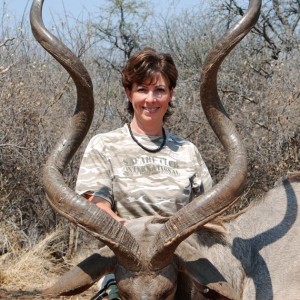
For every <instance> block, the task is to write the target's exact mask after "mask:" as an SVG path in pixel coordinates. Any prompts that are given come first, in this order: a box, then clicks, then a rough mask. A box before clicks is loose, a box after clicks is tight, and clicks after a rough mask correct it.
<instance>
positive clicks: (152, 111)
mask: <svg viewBox="0 0 300 300" xmlns="http://www.w3.org/2000/svg"><path fill="white" fill-rule="evenodd" d="M143 110H145V111H146V112H148V113H150V114H152V113H155V112H157V111H158V110H159V107H144V106H143Z"/></svg>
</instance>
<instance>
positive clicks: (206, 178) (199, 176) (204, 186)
mask: <svg viewBox="0 0 300 300" xmlns="http://www.w3.org/2000/svg"><path fill="white" fill-rule="evenodd" d="M194 156H195V163H194V165H195V175H194V176H193V178H192V182H191V184H192V191H193V198H195V197H197V196H199V195H201V194H203V193H205V192H207V191H208V190H210V189H211V188H212V186H213V180H212V178H211V175H210V173H209V170H208V168H207V166H206V164H205V162H204V160H203V158H202V156H201V154H200V152H199V150H198V149H197V147H196V146H195V145H194Z"/></svg>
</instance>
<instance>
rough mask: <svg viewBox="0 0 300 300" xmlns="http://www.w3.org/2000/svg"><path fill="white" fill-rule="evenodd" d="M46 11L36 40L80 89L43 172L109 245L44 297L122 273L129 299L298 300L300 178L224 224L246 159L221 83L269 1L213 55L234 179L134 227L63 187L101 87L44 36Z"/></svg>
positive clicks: (37, 8)
mask: <svg viewBox="0 0 300 300" xmlns="http://www.w3.org/2000/svg"><path fill="white" fill-rule="evenodd" d="M42 5H43V0H34V1H33V5H32V8H31V15H30V19H31V25H32V31H33V33H34V36H35V38H36V39H37V41H38V42H39V43H40V44H41V45H42V46H43V47H44V48H45V49H46V50H47V51H48V52H49V53H50V54H51V55H53V56H54V58H55V59H57V60H58V61H59V62H60V63H61V64H62V65H63V66H64V67H65V69H66V70H67V71H68V72H69V74H70V75H71V76H72V78H73V80H74V83H75V85H76V88H77V107H76V110H75V114H74V116H73V117H72V118H71V119H70V121H69V124H68V127H67V128H66V130H65V132H64V134H63V136H62V138H61V139H60V141H59V142H58V143H57V145H56V147H55V148H54V150H53V151H52V153H51V154H50V157H49V159H48V161H47V163H46V166H45V168H44V175H43V178H44V180H43V182H44V187H45V191H46V195H47V199H48V201H49V203H50V205H51V206H52V207H53V209H54V210H56V211H57V212H58V213H59V214H61V215H62V216H64V217H65V218H66V219H68V220H69V221H71V222H72V223H74V224H76V225H78V226H79V227H81V228H83V229H84V230H86V231H88V232H89V233H90V234H92V235H93V236H94V237H95V238H97V239H99V240H100V241H102V242H103V243H105V244H106V245H107V247H104V248H102V249H100V250H99V252H98V253H95V254H93V255H92V256H90V257H88V258H87V259H86V260H84V261H83V262H81V263H80V264H79V265H78V266H76V267H74V268H73V269H71V270H70V271H69V272H67V273H66V274H65V275H64V276H63V277H62V278H61V279H60V280H59V282H57V283H56V284H55V285H54V286H52V287H50V288H48V289H47V290H45V291H44V294H47V295H63V294H65V295H68V294H69V295H71V294H76V293H80V292H82V291H84V290H86V289H87V288H89V287H90V286H91V285H93V284H94V283H95V282H96V281H97V280H98V279H99V278H101V277H102V276H103V275H105V274H107V273H112V272H114V273H115V276H116V280H117V283H118V288H119V291H120V296H121V298H122V299H123V300H126V299H128V300H129V299H130V300H138V299H144V300H152V299H153V300H154V299H162V300H165V299H193V300H194V299H247V300H248V299H249V300H252V299H258V300H268V299H290V300H295V299H298V298H299V294H300V284H299V283H300V251H299V245H300V222H299V208H298V200H299V199H300V174H299V172H297V173H294V174H293V175H291V176H289V177H287V178H286V179H284V180H283V181H282V183H280V184H279V185H278V186H277V187H276V188H274V189H272V190H271V191H269V193H268V194H267V195H266V196H265V197H264V199H262V200H260V201H259V202H257V203H255V204H252V205H251V207H250V208H248V209H246V210H245V211H243V212H241V213H240V214H239V215H238V216H235V217H231V218H230V217H227V218H226V219H222V222H221V221H220V220H221V217H218V216H220V214H221V213H222V212H224V211H225V210H226V209H228V207H229V206H230V205H232V204H233V203H234V202H235V200H236V199H237V198H238V196H239V195H240V193H241V191H242V189H243V186H244V183H245V181H246V174H247V160H246V151H245V149H244V146H243V143H242V142H241V138H240V136H239V134H238V133H237V131H236V129H235V126H234V124H233V122H232V121H231V120H230V118H229V117H228V115H227V113H226V111H225V110H224V108H223V106H222V104H221V102H220V99H219V96H218V92H217V74H218V70H219V68H220V65H221V64H222V61H223V60H224V58H225V57H226V56H227V55H228V54H229V52H230V51H231V50H232V49H233V48H234V47H235V45H236V44H237V43H238V42H239V41H240V40H241V39H242V38H243V37H244V36H245V35H246V34H247V33H248V32H249V31H250V30H251V28H252V27H253V26H254V25H255V23H256V21H257V19H258V17H259V11H260V6H261V0H251V1H250V4H249V8H248V10H247V12H246V13H245V15H244V16H243V17H242V19H241V20H240V21H239V22H238V23H237V24H236V25H235V26H234V27H233V28H232V29H230V30H229V31H228V32H227V33H226V34H225V35H224V37H223V38H221V39H220V40H219V41H218V43H217V44H216V45H215V46H214V48H213V49H212V50H211V52H210V53H209V55H208V57H207V59H206V61H205V63H204V65H203V70H202V76H201V86H200V93H201V103H202V106H203V110H204V112H205V114H206V116H207V119H208V121H209V122H210V124H211V126H212V128H213V130H214V132H215V133H216V135H217V137H218V138H219V140H220V142H221V143H222V145H223V147H224V149H225V151H226V152H227V154H228V160H229V170H228V173H227V175H226V176H225V177H224V179H223V180H222V181H221V182H219V183H218V184H216V185H215V186H214V187H213V189H212V190H210V191H209V192H207V193H205V194H204V195H202V196H201V197H199V198H197V199H195V200H193V201H192V202H191V203H190V204H188V205H187V206H185V207H184V208H182V209H181V210H180V211H178V212H177V213H176V214H175V215H174V216H172V217H170V218H157V217H145V218H140V219H136V220H132V221H130V222H129V224H128V226H127V227H124V226H122V225H121V224H119V223H118V222H117V221H115V220H114V219H113V218H111V217H110V216H109V215H108V214H107V213H105V212H104V211H102V210H101V209H99V208H98V207H96V206H95V205H94V204H92V203H90V202H88V201H86V200H85V199H84V198H82V197H81V196H79V195H77V194H76V193H75V192H74V191H73V190H71V189H70V188H68V187H67V186H66V184H65V182H64V180H63V176H62V172H63V170H64V168H65V167H66V165H67V164H68V162H69V160H70V159H71V158H72V156H73V154H74V153H75V151H76V150H77V148H78V147H79V145H80V144H81V142H82V140H83V139H84V137H85V135H86V133H87V131H88V129H89V126H90V123H91V121H92V117H93V106H94V103H93V88H92V82H91V79H90V77H89V75H88V73H87V71H86V69H85V68H84V66H83V65H82V64H81V62H80V60H79V59H78V58H77V57H76V56H75V55H74V54H73V53H72V52H71V51H70V50H68V49H67V48H66V47H65V46H64V45H63V44H62V43H61V42H60V41H59V40H57V39H56V38H55V37H54V36H53V35H52V34H51V33H49V32H48V31H47V29H45V27H44V25H43V21H42ZM217 220H218V221H219V223H216V221H217ZM212 221H214V222H212Z"/></svg>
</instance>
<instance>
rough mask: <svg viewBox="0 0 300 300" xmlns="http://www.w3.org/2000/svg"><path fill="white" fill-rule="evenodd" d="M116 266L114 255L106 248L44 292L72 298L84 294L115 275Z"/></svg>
mask: <svg viewBox="0 0 300 300" xmlns="http://www.w3.org/2000/svg"><path fill="white" fill-rule="evenodd" d="M115 265H116V258H115V255H114V253H113V252H112V251H111V250H110V249H109V248H108V247H104V248H102V249H100V250H99V251H98V253H94V254H92V255H91V256H89V257H88V258H86V259H85V260H83V261H82V262H80V263H79V264H78V265H77V266H74V267H73V268H71V269H70V270H69V271H68V272H67V273H65V274H64V275H63V276H61V277H60V278H59V280H58V281H57V282H56V283H55V284H54V285H53V286H51V287H49V288H47V289H46V290H44V291H43V295H46V296H59V295H61V296H71V295H76V294H79V293H82V292H83V291H85V290H87V289H88V288H90V287H91V286H92V285H93V284H94V283H95V282H96V281H98V280H99V279H100V278H101V277H103V276H104V275H106V274H109V273H113V272H114V269H115Z"/></svg>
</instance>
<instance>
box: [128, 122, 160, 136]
mask: <svg viewBox="0 0 300 300" xmlns="http://www.w3.org/2000/svg"><path fill="white" fill-rule="evenodd" d="M130 127H131V130H132V131H133V132H135V133H139V134H143V135H148V136H162V135H163V129H162V128H163V124H154V125H153V124H141V123H139V122H137V121H136V120H135V119H132V121H131V123H130Z"/></svg>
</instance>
